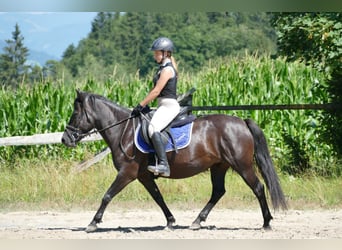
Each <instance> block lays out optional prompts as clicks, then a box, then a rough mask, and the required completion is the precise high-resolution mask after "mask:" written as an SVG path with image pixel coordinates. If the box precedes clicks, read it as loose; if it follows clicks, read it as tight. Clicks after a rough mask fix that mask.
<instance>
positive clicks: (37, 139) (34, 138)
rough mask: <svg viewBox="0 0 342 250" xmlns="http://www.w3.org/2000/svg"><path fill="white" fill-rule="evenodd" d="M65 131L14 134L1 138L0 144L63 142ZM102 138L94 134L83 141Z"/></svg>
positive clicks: (22, 144) (21, 144)
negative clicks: (29, 134) (26, 134)
mask: <svg viewBox="0 0 342 250" xmlns="http://www.w3.org/2000/svg"><path fill="white" fill-rule="evenodd" d="M62 135H63V132H57V133H46V134H35V135H31V136H13V137H3V138H0V146H24V145H43V144H56V143H61V139H62ZM98 140H102V137H101V135H99V134H92V135H91V136H87V137H85V138H83V139H82V141H81V142H89V141H98Z"/></svg>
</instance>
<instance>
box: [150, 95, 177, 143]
mask: <svg viewBox="0 0 342 250" xmlns="http://www.w3.org/2000/svg"><path fill="white" fill-rule="evenodd" d="M179 111H180V106H179V103H178V102H177V100H176V99H173V98H158V108H157V110H156V112H155V113H154V115H153V117H152V119H151V122H150V124H149V126H148V135H149V136H150V138H151V137H152V135H153V133H154V132H160V131H162V130H163V129H164V128H166V126H167V125H169V123H170V122H171V121H172V120H173V119H174V118H175V117H176V116H177V115H178V114H179Z"/></svg>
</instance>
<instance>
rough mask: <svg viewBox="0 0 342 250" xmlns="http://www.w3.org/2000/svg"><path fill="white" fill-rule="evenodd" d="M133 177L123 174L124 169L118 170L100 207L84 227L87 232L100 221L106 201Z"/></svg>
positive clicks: (93, 229) (94, 227) (94, 229)
mask: <svg viewBox="0 0 342 250" xmlns="http://www.w3.org/2000/svg"><path fill="white" fill-rule="evenodd" d="M134 179H135V178H133V177H131V176H130V175H127V174H125V173H124V171H119V173H118V175H117V176H116V178H115V180H114V182H113V183H112V185H111V186H110V188H109V189H108V190H107V192H106V193H105V195H104V196H103V198H102V202H101V206H100V208H99V209H98V210H97V212H96V214H95V216H94V218H93V220H92V221H91V222H90V224H89V225H88V227H87V228H86V232H87V233H90V232H94V231H96V229H97V224H98V223H101V222H102V217H103V213H104V211H105V209H106V207H107V205H108V203H109V202H110V201H111V200H112V199H113V197H114V196H115V195H117V194H118V193H119V192H120V191H121V190H122V189H123V188H124V187H125V186H127V184H129V183H130V182H132V181H133V180H134Z"/></svg>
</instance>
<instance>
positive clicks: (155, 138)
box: [147, 132, 170, 177]
mask: <svg viewBox="0 0 342 250" xmlns="http://www.w3.org/2000/svg"><path fill="white" fill-rule="evenodd" d="M151 140H152V144H153V147H154V150H155V151H156V155H157V157H158V164H156V166H152V165H150V166H148V167H147V169H148V170H149V171H151V172H153V173H155V174H160V175H162V176H165V177H168V176H170V167H169V163H168V161H167V157H166V152H165V146H164V143H163V141H162V138H161V134H160V133H159V132H155V133H153V135H152V137H151Z"/></svg>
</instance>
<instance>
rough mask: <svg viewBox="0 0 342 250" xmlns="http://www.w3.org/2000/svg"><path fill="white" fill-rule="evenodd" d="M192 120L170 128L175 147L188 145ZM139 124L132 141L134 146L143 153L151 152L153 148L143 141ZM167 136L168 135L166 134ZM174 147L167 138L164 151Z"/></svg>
mask: <svg viewBox="0 0 342 250" xmlns="http://www.w3.org/2000/svg"><path fill="white" fill-rule="evenodd" d="M193 124H194V123H193V122H191V123H188V124H185V125H183V126H181V127H176V128H171V133H172V135H173V138H174V140H175V143H176V147H177V149H182V148H186V147H187V146H189V144H190V141H191V132H192V126H193ZM140 129H141V126H140V124H139V126H138V128H137V130H136V132H135V135H134V143H135V145H136V147H137V148H138V149H139V150H140V151H141V152H143V153H153V152H155V151H154V148H153V147H152V146H150V145H149V144H148V143H146V142H145V140H144V138H143V137H142V135H141V133H140ZM168 137H169V136H168ZM174 150H175V147H174V145H173V142H172V140H171V138H168V142H167V144H166V149H165V151H166V152H170V151H174Z"/></svg>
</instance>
